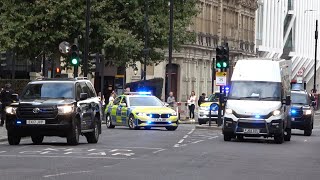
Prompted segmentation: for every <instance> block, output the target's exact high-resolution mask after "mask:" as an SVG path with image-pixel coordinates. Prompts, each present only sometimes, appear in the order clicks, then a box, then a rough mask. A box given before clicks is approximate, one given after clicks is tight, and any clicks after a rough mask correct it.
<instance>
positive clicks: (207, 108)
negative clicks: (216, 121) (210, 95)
mask: <svg viewBox="0 0 320 180" xmlns="http://www.w3.org/2000/svg"><path fill="white" fill-rule="evenodd" d="M209 108H210V107H200V108H199V109H200V110H202V111H209Z"/></svg>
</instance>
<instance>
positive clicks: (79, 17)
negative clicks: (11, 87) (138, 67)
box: [0, 0, 198, 65]
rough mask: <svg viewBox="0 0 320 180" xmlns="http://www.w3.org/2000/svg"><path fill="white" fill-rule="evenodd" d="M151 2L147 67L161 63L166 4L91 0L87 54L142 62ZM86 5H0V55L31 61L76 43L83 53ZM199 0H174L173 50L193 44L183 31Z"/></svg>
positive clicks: (49, 0) (70, 1) (38, 1)
mask: <svg viewBox="0 0 320 180" xmlns="http://www.w3.org/2000/svg"><path fill="white" fill-rule="evenodd" d="M146 1H147V2H148V3H149V11H148V14H149V20H148V25H149V28H148V29H149V31H148V34H149V41H148V47H149V48H150V49H151V50H150V53H149V56H150V58H149V59H148V64H152V63H158V62H160V61H162V60H164V51H165V50H166V49H167V47H168V37H169V5H168V0H91V22H90V52H91V53H95V52H101V49H102V48H104V49H105V50H106V59H108V60H113V61H114V62H115V64H117V65H123V64H133V63H134V62H136V61H142V57H143V53H142V50H143V49H144V42H145V12H146V11H145V10H146V8H145V7H146V6H145V2H146ZM85 2H86V1H84V0H63V1H58V0H2V1H1V2H0V22H1V24H0V25H1V27H0V50H1V49H2V50H5V49H14V50H15V51H17V52H18V53H19V54H23V55H24V56H26V58H30V59H31V60H32V59H33V58H34V57H35V55H37V54H39V53H40V52H42V51H45V52H46V53H47V54H56V53H57V52H58V45H59V43H60V42H62V41H69V42H71V43H72V42H73V39H74V38H79V37H82V38H79V45H80V51H83V49H84V35H85V9H86V4H85ZM197 2H198V0H174V5H175V9H174V48H175V49H176V50H179V47H180V45H182V44H185V43H192V42H194V40H195V35H194V33H193V32H188V31H187V27H188V26H189V24H191V21H192V18H193V17H195V16H196V15H197V12H198V10H197V8H196V7H197V6H196V4H197Z"/></svg>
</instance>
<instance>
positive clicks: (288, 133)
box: [284, 129, 291, 141]
mask: <svg viewBox="0 0 320 180" xmlns="http://www.w3.org/2000/svg"><path fill="white" fill-rule="evenodd" d="M284 140H285V141H290V140H291V129H286V131H285V135H284Z"/></svg>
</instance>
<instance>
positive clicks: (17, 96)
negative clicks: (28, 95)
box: [11, 94, 19, 101]
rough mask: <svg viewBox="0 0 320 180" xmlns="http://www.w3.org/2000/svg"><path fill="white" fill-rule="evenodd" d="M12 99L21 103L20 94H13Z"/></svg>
mask: <svg viewBox="0 0 320 180" xmlns="http://www.w3.org/2000/svg"><path fill="white" fill-rule="evenodd" d="M11 99H12V100H13V101H19V95H18V94H12V95H11Z"/></svg>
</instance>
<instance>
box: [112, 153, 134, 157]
mask: <svg viewBox="0 0 320 180" xmlns="http://www.w3.org/2000/svg"><path fill="white" fill-rule="evenodd" d="M111 155H112V156H119V155H120V156H127V157H130V156H133V155H134V153H114V154H111Z"/></svg>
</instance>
